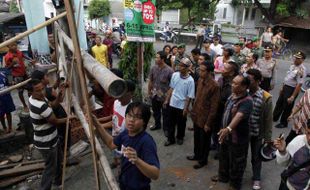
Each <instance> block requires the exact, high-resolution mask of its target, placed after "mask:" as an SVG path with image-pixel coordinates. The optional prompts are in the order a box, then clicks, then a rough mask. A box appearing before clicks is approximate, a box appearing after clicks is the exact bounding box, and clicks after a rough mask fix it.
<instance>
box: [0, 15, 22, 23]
mask: <svg viewBox="0 0 310 190" xmlns="http://www.w3.org/2000/svg"><path fill="white" fill-rule="evenodd" d="M23 16H24V13H5V12H2V13H0V23H1V24H3V23H6V22H8V21H11V20H13V19H15V18H18V17H23Z"/></svg>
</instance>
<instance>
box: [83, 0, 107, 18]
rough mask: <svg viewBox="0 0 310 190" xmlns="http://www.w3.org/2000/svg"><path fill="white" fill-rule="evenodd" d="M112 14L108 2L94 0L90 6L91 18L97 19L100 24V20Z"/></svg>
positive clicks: (89, 13)
mask: <svg viewBox="0 0 310 190" xmlns="http://www.w3.org/2000/svg"><path fill="white" fill-rule="evenodd" d="M110 13H111V9H110V3H109V1H108V0H92V1H91V2H90V3H89V6H88V15H89V18H90V19H91V20H92V19H96V20H97V24H98V19H100V18H102V17H104V16H108V15H109V14H110Z"/></svg>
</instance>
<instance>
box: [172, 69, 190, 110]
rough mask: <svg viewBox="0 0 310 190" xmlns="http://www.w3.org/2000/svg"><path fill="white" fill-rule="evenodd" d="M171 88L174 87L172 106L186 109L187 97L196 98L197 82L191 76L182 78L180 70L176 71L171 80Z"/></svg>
mask: <svg viewBox="0 0 310 190" xmlns="http://www.w3.org/2000/svg"><path fill="white" fill-rule="evenodd" d="M170 88H172V89H173V91H172V95H171V99H170V104H169V105H170V106H172V107H174V108H178V109H184V106H185V100H186V98H191V99H194V98H195V82H194V79H193V78H192V77H191V76H188V77H187V78H185V79H184V78H181V74H180V72H175V73H173V75H172V78H171V81H170Z"/></svg>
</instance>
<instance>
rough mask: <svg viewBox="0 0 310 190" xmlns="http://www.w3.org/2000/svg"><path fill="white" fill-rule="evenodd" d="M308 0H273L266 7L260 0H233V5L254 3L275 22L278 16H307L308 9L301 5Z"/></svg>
mask: <svg viewBox="0 0 310 190" xmlns="http://www.w3.org/2000/svg"><path fill="white" fill-rule="evenodd" d="M303 2H306V0H271V1H270V6H269V7H264V6H263V5H262V4H261V3H260V1H259V0H253V1H252V0H232V2H231V3H232V5H233V6H238V5H240V4H245V5H246V6H249V5H252V4H254V5H255V6H256V7H257V8H258V9H259V10H260V11H261V12H262V14H263V15H264V16H265V18H266V19H267V21H268V22H269V23H271V24H275V23H276V22H277V19H278V18H283V17H288V16H298V17H305V16H308V14H307V11H306V10H305V9H303V8H302V7H301V4H302V3H303Z"/></svg>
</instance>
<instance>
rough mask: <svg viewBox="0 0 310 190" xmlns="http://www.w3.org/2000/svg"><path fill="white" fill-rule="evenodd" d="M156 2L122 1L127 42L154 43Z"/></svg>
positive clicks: (150, 0) (140, 0) (153, 0)
mask: <svg viewBox="0 0 310 190" xmlns="http://www.w3.org/2000/svg"><path fill="white" fill-rule="evenodd" d="M155 3H156V0H124V17H125V30H126V35H127V40H128V41H134V42H155V31H154V22H155V14H156V7H155Z"/></svg>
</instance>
